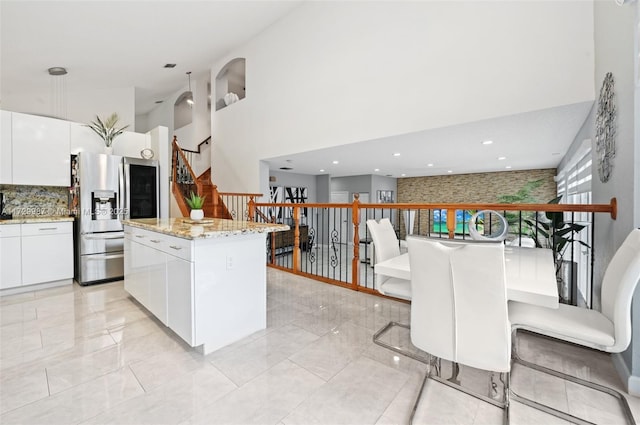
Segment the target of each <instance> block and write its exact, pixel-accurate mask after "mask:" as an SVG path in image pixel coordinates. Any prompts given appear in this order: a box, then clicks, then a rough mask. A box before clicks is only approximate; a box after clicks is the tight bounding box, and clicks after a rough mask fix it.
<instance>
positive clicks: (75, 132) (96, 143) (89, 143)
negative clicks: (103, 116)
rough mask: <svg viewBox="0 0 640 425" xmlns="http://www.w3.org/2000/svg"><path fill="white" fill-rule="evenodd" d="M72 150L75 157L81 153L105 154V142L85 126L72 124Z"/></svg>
mask: <svg viewBox="0 0 640 425" xmlns="http://www.w3.org/2000/svg"><path fill="white" fill-rule="evenodd" d="M70 143H71V149H70V152H71V154H73V155H76V154H78V153H79V152H91V153H104V151H105V150H104V141H103V140H102V139H101V138H100V136H98V135H97V134H96V133H95V132H94V131H93V130H91V129H90V128H89V127H87V126H86V125H84V124H80V123H77V122H72V123H71V142H70Z"/></svg>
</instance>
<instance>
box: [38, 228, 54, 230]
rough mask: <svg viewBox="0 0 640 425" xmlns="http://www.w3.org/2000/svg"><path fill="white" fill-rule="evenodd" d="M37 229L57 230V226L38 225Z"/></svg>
mask: <svg viewBox="0 0 640 425" xmlns="http://www.w3.org/2000/svg"><path fill="white" fill-rule="evenodd" d="M38 230H58V228H57V227H40V228H39V229H38Z"/></svg>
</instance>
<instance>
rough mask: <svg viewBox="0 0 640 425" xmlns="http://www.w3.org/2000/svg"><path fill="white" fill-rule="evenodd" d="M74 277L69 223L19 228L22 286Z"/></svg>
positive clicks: (71, 229)
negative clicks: (20, 232) (20, 236)
mask: <svg viewBox="0 0 640 425" xmlns="http://www.w3.org/2000/svg"><path fill="white" fill-rule="evenodd" d="M71 278H73V225H72V224H71V222H55V223H30V224H23V225H22V284H23V285H31V284H34V283H43V282H50V281H55V280H62V279H71Z"/></svg>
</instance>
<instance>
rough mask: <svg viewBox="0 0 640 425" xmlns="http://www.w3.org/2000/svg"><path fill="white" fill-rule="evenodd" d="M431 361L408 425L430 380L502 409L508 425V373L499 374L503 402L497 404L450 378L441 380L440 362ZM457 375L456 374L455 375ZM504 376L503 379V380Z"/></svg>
mask: <svg viewBox="0 0 640 425" xmlns="http://www.w3.org/2000/svg"><path fill="white" fill-rule="evenodd" d="M430 357H431V359H430V361H429V370H428V371H427V373H426V374H425V375H424V379H423V380H422V385H420V391H418V396H417V397H416V400H415V402H414V403H413V408H412V409H411V415H410V416H409V425H412V424H413V419H414V417H415V415H416V411H417V410H418V405H419V404H420V399H421V398H422V393H423V392H424V388H425V386H426V384H427V380H429V379H432V380H434V381H437V382H440V383H442V384H445V385H447V386H449V387H451V388H454V389H456V390H458V391H462V392H463V393H465V394H468V395H470V396H472V397H475V398H478V399H480V400H482V401H485V402H487V403H490V404H493V405H494V406H496V407H500V408H501V409H503V411H504V413H503V415H502V421H503V424H504V425H508V424H509V421H510V413H509V406H510V403H509V393H510V391H509V385H510V381H511V379H510V373H509V372H507V373H504V374H502V373H501V374H500V380H501V381H502V383H503V397H504V398H503V400H504V401H503V402H499V401H497V400H494V399H491V398H489V397H486V396H484V395H482V394H478V393H475V392H473V391H471V390H468V389H466V388H464V387H462V386H461V385H460V384H456V383H454V381H452V380H451V378H449V379H445V378H442V376H440V374H441V372H442V368H441V366H442V360H441V359H440V358H439V357H435V356H430ZM454 364H455V365H457V363H454ZM434 371H435V373H434ZM456 375H457V373H456ZM503 375H504V378H503Z"/></svg>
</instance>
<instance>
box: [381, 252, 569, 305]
mask: <svg viewBox="0 0 640 425" xmlns="http://www.w3.org/2000/svg"><path fill="white" fill-rule="evenodd" d="M504 254H505V274H506V279H507V282H506V283H507V297H508V298H509V300H512V301H520V302H524V303H529V304H536V305H540V306H543V307H550V308H558V305H559V304H558V286H557V283H556V273H555V267H554V264H553V252H552V251H551V250H550V249H544V248H522V247H514V246H505V248H504ZM375 272H376V273H378V274H383V275H385V276H391V277H397V278H400V279H406V280H409V279H411V269H410V267H409V254H402V255H399V256H397V257H394V258H391V259H389V260H386V261H381V262H379V263H377V264H376V265H375Z"/></svg>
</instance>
